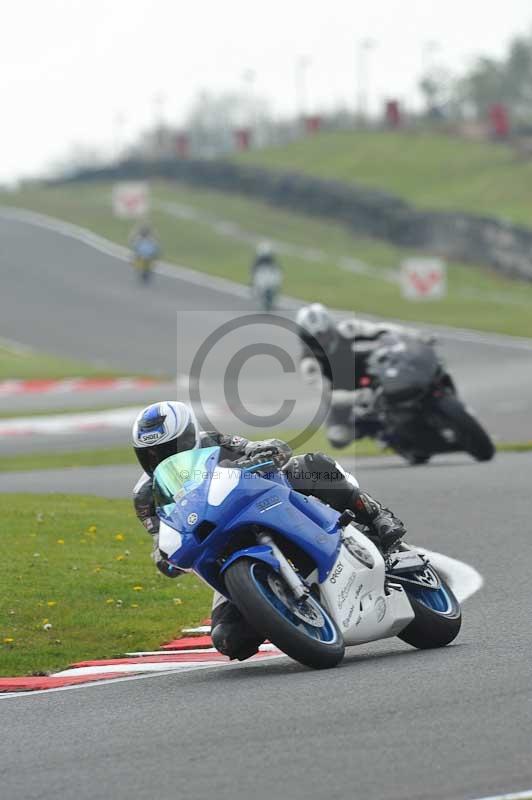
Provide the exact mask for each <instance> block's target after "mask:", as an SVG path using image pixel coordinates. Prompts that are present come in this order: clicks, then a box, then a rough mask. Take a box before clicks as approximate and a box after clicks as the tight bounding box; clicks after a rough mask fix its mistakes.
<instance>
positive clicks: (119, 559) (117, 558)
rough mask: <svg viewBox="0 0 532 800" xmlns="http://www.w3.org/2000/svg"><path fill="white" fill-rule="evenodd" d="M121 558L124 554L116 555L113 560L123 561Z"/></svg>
mask: <svg viewBox="0 0 532 800" xmlns="http://www.w3.org/2000/svg"><path fill="white" fill-rule="evenodd" d="M123 560H124V556H116V557H115V561H123Z"/></svg>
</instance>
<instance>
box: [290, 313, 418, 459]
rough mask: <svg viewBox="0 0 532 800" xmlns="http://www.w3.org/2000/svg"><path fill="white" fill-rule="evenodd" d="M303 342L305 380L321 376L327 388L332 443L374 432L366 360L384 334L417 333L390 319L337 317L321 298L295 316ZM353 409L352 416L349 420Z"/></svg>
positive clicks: (316, 380) (311, 382)
mask: <svg viewBox="0 0 532 800" xmlns="http://www.w3.org/2000/svg"><path fill="white" fill-rule="evenodd" d="M296 323H297V325H298V327H299V337H300V340H301V344H302V350H301V357H300V364H299V369H300V372H301V375H302V377H303V380H304V381H305V382H306V383H308V384H309V385H317V384H319V383H320V381H321V380H323V379H324V380H325V382H326V383H327V388H328V389H330V391H331V405H330V409H329V415H328V418H327V438H328V440H329V442H330V443H331V445H332V446H333V447H346V446H347V445H348V444H350V443H351V442H352V441H353V440H354V439H362V438H363V437H364V436H375V435H376V434H377V433H378V432H379V427H380V424H379V421H378V420H377V419H376V417H375V416H374V414H373V413H372V412H373V400H374V396H373V392H372V390H371V389H370V388H369V386H368V385H367V384H368V383H369V380H368V376H367V363H368V359H369V357H370V355H371V353H372V352H373V351H374V350H375V348H376V347H378V346H379V344H380V343H381V341H382V336H383V335H384V334H387V333H388V334H389V333H396V334H400V335H401V334H402V335H407V336H417V335H418V334H417V332H416V331H413V330H411V329H408V328H403V327H401V326H399V325H394V324H393V323H388V322H382V323H373V322H365V321H363V320H359V319H356V318H354V317H353V318H352V319H345V320H342V321H341V322H335V320H334V319H333V317H332V315H331V313H330V312H329V311H328V309H327V308H325V306H323V305H322V304H321V303H312V305H309V306H305V307H304V308H301V309H300V310H299V311H298V313H297V316H296ZM353 409H354V412H355V413H354V422H353Z"/></svg>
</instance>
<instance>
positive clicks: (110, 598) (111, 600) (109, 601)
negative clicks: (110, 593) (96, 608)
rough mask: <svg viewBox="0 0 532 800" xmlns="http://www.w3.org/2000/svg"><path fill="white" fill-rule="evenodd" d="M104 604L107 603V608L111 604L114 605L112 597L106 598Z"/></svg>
mask: <svg viewBox="0 0 532 800" xmlns="http://www.w3.org/2000/svg"><path fill="white" fill-rule="evenodd" d="M105 602H106V603H107V605H108V606H110V605H111V603H114V599H113V598H112V597H108V598H107V600H106V601H105Z"/></svg>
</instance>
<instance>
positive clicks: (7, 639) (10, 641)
mask: <svg viewBox="0 0 532 800" xmlns="http://www.w3.org/2000/svg"><path fill="white" fill-rule="evenodd" d="M14 641H15V640H14V639H13V637H12V636H5V637H4V644H13V642H14Z"/></svg>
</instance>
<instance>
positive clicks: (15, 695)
mask: <svg viewBox="0 0 532 800" xmlns="http://www.w3.org/2000/svg"><path fill="white" fill-rule="evenodd" d="M279 658H288V656H285V654H284V653H279V654H277V653H275V654H274V653H272V655H271V656H269V658H267V659H264V658H261V659H257V661H245V662H242V663H240V662H239V663H238V664H234V663H232V662H231V663H227V662H223V661H216V662H208V663H199V664H183V665H182V667H183V668H182V669H180V670H179V674H180V675H181V674H183V673H184V672H194V671H196V670H197V671H199V670H203V669H216V668H218V669H220V668H223V669H242V668H246V667H248V668H249V667H250V666H251V665H252V664H262V663H269V662H270V661H276V660H277V659H279ZM166 666H168V665H166ZM177 672H178V670H175V669H172V668H171V665H170V668H169V669H166V671H164V672H144V673H141V674H137V673H133V674H131V675H123V676H121V677H120V678H106V679H104V680H102V681H91V682H89V683H77V684H74V686H56V687H54V688H53V689H36V690H34V691H28V692H5V693H0V703H1V702H2V700H13V699H17V700H20V699H22V698H28V697H29V698H31V697H36V696H37V695H40V694H51V693H52V692H67V691H73V690H75V689H93V688H95V687H97V686H107V685H108V684H115V683H125V682H126V681H141V680H146V679H147V678H160V677H164V676H165V675H167V676H168V677H170V676H173V677H175V676H176V674H177Z"/></svg>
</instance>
